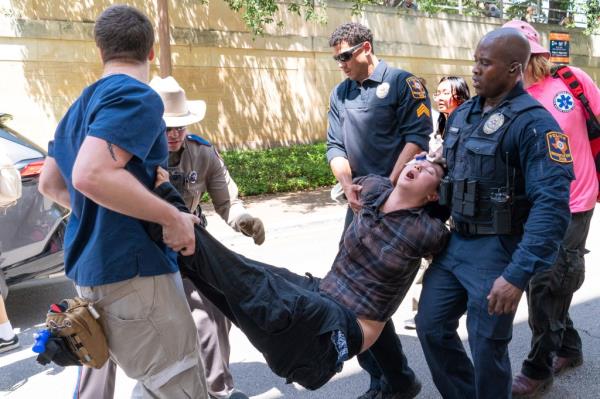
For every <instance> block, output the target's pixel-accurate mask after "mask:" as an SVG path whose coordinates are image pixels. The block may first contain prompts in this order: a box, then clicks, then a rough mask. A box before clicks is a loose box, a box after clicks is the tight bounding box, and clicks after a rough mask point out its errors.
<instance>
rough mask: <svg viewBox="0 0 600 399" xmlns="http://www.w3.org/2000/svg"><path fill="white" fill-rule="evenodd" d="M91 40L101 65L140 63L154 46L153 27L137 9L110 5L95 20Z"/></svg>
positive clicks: (146, 57)
mask: <svg viewBox="0 0 600 399" xmlns="http://www.w3.org/2000/svg"><path fill="white" fill-rule="evenodd" d="M94 39H95V40H96V46H98V48H99V49H100V51H101V53H102V62H104V63H107V62H108V61H111V60H124V61H134V62H144V61H146V60H147V59H148V55H149V54H150V50H151V49H152V46H153V45H154V28H153V27H152V23H151V22H150V20H149V19H148V17H147V16H145V15H144V14H143V13H142V12H140V11H139V10H138V9H136V8H133V7H130V6H126V5H114V6H111V7H108V8H107V9H106V10H104V12H103V13H102V14H100V16H99V17H98V20H97V21H96V25H95V26H94Z"/></svg>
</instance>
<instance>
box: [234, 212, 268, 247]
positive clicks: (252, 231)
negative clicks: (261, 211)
mask: <svg viewBox="0 0 600 399" xmlns="http://www.w3.org/2000/svg"><path fill="white" fill-rule="evenodd" d="M236 224H237V227H238V229H240V231H241V232H242V233H243V234H244V235H247V236H248V237H252V238H253V239H254V243H255V244H256V245H261V244H262V243H263V242H265V226H264V225H263V222H262V220H260V219H259V218H255V217H253V216H252V215H250V214H248V213H243V214H241V215H240V216H239V217H238V218H237V220H236Z"/></svg>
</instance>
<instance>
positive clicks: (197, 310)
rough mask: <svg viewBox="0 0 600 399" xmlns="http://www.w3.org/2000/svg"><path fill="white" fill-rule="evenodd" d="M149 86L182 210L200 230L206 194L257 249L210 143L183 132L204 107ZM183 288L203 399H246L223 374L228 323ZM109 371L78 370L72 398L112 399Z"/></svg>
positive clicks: (251, 223) (256, 229)
mask: <svg viewBox="0 0 600 399" xmlns="http://www.w3.org/2000/svg"><path fill="white" fill-rule="evenodd" d="M150 86H151V87H152V88H153V89H154V90H156V91H157V92H158V94H159V95H160V97H161V98H162V100H163V103H164V106H165V110H164V114H163V119H164V121H165V123H166V125H167V132H166V135H167V141H168V145H169V168H168V170H169V175H170V180H171V182H172V184H173V185H174V186H175V188H176V189H177V190H178V191H179V192H180V193H181V195H182V197H183V199H184V201H185V204H186V206H187V207H188V208H189V209H190V210H191V211H192V212H194V213H195V214H196V215H198V216H199V217H200V219H201V220H202V221H203V223H204V225H206V218H204V216H203V215H202V211H201V208H200V201H201V199H202V196H203V195H204V193H206V192H208V195H209V196H210V198H211V201H212V203H213V205H214V208H215V211H216V212H217V213H218V214H219V216H221V218H223V220H225V221H226V222H227V224H229V226H231V228H233V229H234V230H235V231H238V232H241V233H242V234H244V235H246V236H249V237H252V238H253V240H254V243H255V244H257V245H261V244H262V243H263V242H264V241H265V229H264V225H263V222H262V221H261V220H260V219H259V218H256V217H253V216H252V215H251V214H249V213H248V211H247V210H246V209H245V208H244V204H243V202H242V201H241V200H240V199H239V198H238V187H237V185H236V184H235V182H234V181H233V179H232V178H231V176H230V175H229V172H228V170H227V167H226V166H225V163H224V162H223V159H222V158H221V157H220V156H219V153H218V152H217V150H216V149H215V148H214V146H212V145H211V143H210V142H208V141H207V140H206V139H204V138H202V137H200V136H198V135H195V134H190V133H189V132H188V131H187V126H188V125H191V124H193V123H197V122H200V121H201V120H202V119H203V118H204V114H205V113H206V104H205V102H204V101H187V100H186V97H185V91H184V90H183V88H181V87H180V86H179V84H178V83H177V81H176V80H175V79H174V78H173V77H171V76H169V77H166V78H164V79H161V78H158V77H157V78H154V79H153V80H152V81H151V82H150ZM183 286H184V290H185V294H186V298H187V301H188V304H189V305H190V308H191V311H192V316H193V318H194V322H195V323H196V328H197V330H198V337H199V340H200V357H201V358H202V362H203V364H204V368H205V375H206V382H207V388H208V393H209V395H210V396H211V397H212V398H217V399H225V398H227V399H245V398H247V395H246V394H244V393H243V392H241V391H239V390H236V389H234V384H233V377H232V375H231V371H230V370H229V353H230V346H229V330H230V329H231V322H230V321H229V319H227V318H226V317H225V316H224V315H223V313H221V311H220V310H218V308H217V307H216V306H214V305H213V304H212V303H211V302H210V301H209V300H208V299H207V298H206V297H205V296H204V295H203V294H202V293H201V292H200V291H199V290H198V289H197V288H196V287H195V286H194V284H193V283H192V282H191V281H190V280H189V279H187V278H184V279H183ZM115 371H116V370H115V365H114V363H111V362H110V361H109V362H107V365H105V366H104V367H103V368H102V369H100V370H94V369H90V368H86V367H83V368H82V369H81V371H80V375H79V381H78V385H77V389H76V391H77V393H78V394H79V396H77V397H78V398H80V399H86V398H102V399H112V397H113V392H114V380H115ZM100 392H102V394H101V396H100Z"/></svg>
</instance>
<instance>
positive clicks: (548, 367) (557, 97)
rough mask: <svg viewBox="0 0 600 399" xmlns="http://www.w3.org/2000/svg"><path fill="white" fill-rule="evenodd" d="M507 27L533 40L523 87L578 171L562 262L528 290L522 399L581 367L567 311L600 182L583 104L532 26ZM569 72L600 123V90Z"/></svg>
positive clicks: (519, 379) (518, 393) (516, 383)
mask: <svg viewBox="0 0 600 399" xmlns="http://www.w3.org/2000/svg"><path fill="white" fill-rule="evenodd" d="M504 27H508V28H514V29H517V30H519V31H521V33H523V34H524V35H525V37H527V39H528V40H529V44H530V46H531V58H530V59H529V63H528V65H527V68H526V69H525V71H523V72H524V73H523V77H524V87H525V89H526V90H527V92H528V93H529V94H530V95H531V96H532V97H534V98H535V99H536V100H538V101H539V102H540V103H541V104H542V105H543V106H544V107H545V108H546V109H547V110H548V111H550V113H551V114H552V116H554V118H555V119H556V121H557V122H558V124H559V125H560V127H561V129H562V130H563V132H564V133H565V134H566V135H567V136H568V138H569V147H570V149H571V153H572V156H573V169H574V172H575V180H573V182H572V183H571V194H570V204H569V205H570V209H571V222H570V224H569V227H568V229H567V232H566V234H565V237H564V241H563V243H562V245H561V248H560V251H559V255H558V258H557V260H556V262H555V264H554V266H552V267H551V268H550V269H548V270H546V271H543V272H541V273H537V274H536V275H534V277H533V278H532V279H531V281H530V283H529V287H528V293H527V300H528V303H529V326H530V327H531V330H532V335H533V336H532V340H531V342H532V344H531V350H530V352H529V355H528V356H527V359H525V361H524V362H523V365H522V367H521V372H520V373H518V374H517V375H516V376H515V377H514V379H513V385H512V393H513V398H519V397H533V396H535V395H537V394H539V393H541V392H543V391H545V390H547V389H548V388H549V387H550V386H551V385H552V381H553V377H554V376H555V375H558V374H560V373H561V372H563V371H565V370H566V369H568V368H572V367H577V366H580V365H581V364H582V363H583V354H582V348H581V339H580V337H579V334H578V333H577V330H575V328H574V327H573V321H572V320H571V318H570V317H569V312H568V311H569V306H570V305H571V299H572V298H573V293H574V292H575V291H576V290H577V289H578V288H579V287H580V286H581V284H582V283H583V280H584V273H585V264H584V257H583V256H584V254H585V253H586V249H585V241H586V239H587V235H588V232H589V228H590V220H591V219H592V213H593V212H594V206H595V205H596V198H597V195H598V180H597V177H596V169H595V165H594V161H593V158H592V151H591V148H590V142H589V140H588V135H587V128H586V123H585V119H586V115H585V113H584V108H583V105H582V104H581V103H580V102H579V100H578V99H576V98H575V96H574V95H573V94H572V93H571V92H570V91H569V88H568V87H567V86H566V84H565V83H564V82H563V81H562V80H561V79H560V78H558V77H556V78H554V77H553V76H552V68H553V66H554V65H553V64H552V63H551V62H550V61H549V57H550V53H549V51H548V50H547V49H545V48H544V47H542V46H541V45H540V42H539V34H538V32H536V30H535V29H534V28H533V27H532V26H531V25H529V24H528V23H527V22H523V21H516V20H515V21H510V22H508V23H506V24H505V25H504ZM570 68H571V70H572V71H573V73H574V74H575V76H576V77H577V79H578V80H579V82H580V83H581V85H582V86H583V89H584V92H585V95H586V97H587V98H588V100H589V102H590V106H591V108H592V110H593V111H594V114H595V116H596V118H599V116H600V90H598V87H597V86H596V84H595V83H594V81H593V80H592V79H591V78H590V77H589V76H588V75H587V74H586V73H585V72H583V71H582V70H581V69H579V68H575V67H570ZM599 120H600V119H599ZM556 326H558V327H560V328H558V329H557V328H556ZM554 353H555V354H556V355H555V356H553V354H554Z"/></svg>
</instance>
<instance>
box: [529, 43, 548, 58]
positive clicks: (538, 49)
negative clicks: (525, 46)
mask: <svg viewBox="0 0 600 399" xmlns="http://www.w3.org/2000/svg"><path fill="white" fill-rule="evenodd" d="M529 47H530V48H531V54H547V55H550V51H549V50H548V49H547V48H544V47H542V46H541V45H540V44H539V43H536V42H534V41H532V40H530V41H529Z"/></svg>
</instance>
